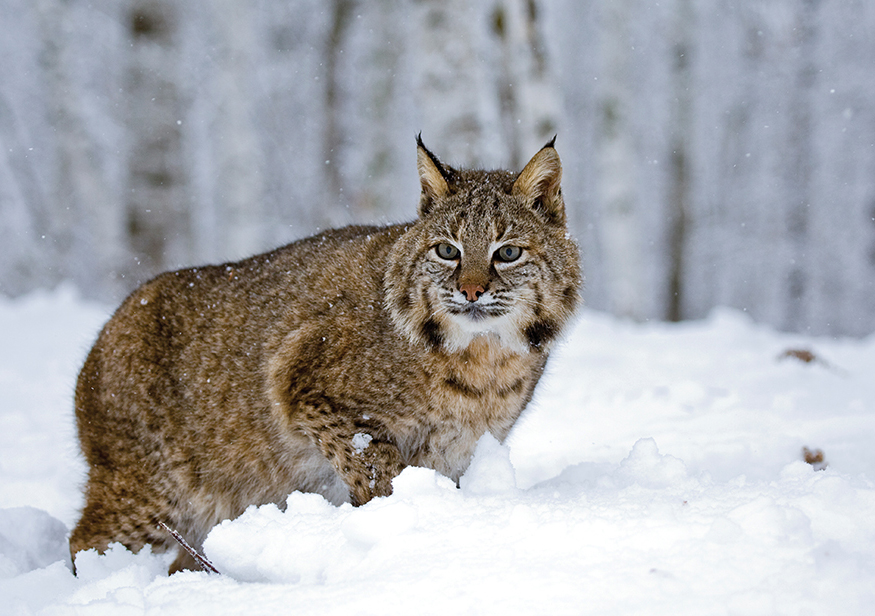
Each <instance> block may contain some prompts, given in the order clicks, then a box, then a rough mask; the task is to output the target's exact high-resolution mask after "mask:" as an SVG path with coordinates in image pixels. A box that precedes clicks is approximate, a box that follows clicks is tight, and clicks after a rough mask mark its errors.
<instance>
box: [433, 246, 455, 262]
mask: <svg viewBox="0 0 875 616" xmlns="http://www.w3.org/2000/svg"><path fill="white" fill-rule="evenodd" d="M434 250H435V252H436V253H437V256H439V257H440V258H441V259H447V260H450V259H458V258H459V249H458V248H456V247H455V246H453V245H452V244H438V245H437V246H435V247H434Z"/></svg>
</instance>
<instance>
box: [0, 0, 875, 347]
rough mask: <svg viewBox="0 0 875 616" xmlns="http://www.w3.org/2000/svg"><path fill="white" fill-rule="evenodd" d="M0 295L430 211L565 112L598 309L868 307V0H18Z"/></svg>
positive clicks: (809, 325)
mask: <svg viewBox="0 0 875 616" xmlns="http://www.w3.org/2000/svg"><path fill="white" fill-rule="evenodd" d="M0 32H2V35H0V216H2V219H0V220H2V226H0V293H3V294H5V295H10V296H17V295H20V294H23V293H26V292H27V291H29V290H31V289H34V288H39V287H47V286H54V285H56V284H57V283H59V282H60V281H62V280H73V281H74V282H75V283H76V285H77V286H78V287H79V288H80V289H81V290H82V292H83V293H85V294H86V295H87V296H90V297H95V298H99V299H102V300H110V301H115V300H118V299H120V298H121V297H122V296H123V295H124V294H125V293H126V292H127V291H129V290H130V289H131V288H133V287H134V286H135V285H136V284H138V283H139V282H141V281H144V280H146V279H147V278H149V277H151V276H152V275H154V274H155V273H157V272H158V271H160V270H164V269H169V268H175V267H179V266H183V265H195V264H200V263H204V262H216V261H222V260H228V259H235V258H239V257H243V256H247V255H249V254H252V253H255V252H260V251H264V250H268V249H270V248H273V247H274V246H277V245H280V244H283V243H286V242H288V241H291V240H293V239H297V238H300V237H303V236H306V235H309V234H310V233H312V232H313V231H315V230H317V229H320V228H325V227H329V226H336V225H340V224H345V223H350V222H366V223H373V222H386V221H400V220H406V219H409V218H412V216H413V215H414V211H415V204H416V202H417V198H418V180H417V177H416V169H415V149H414V147H415V146H414V136H415V135H416V134H417V133H418V132H420V131H422V135H423V139H424V141H425V143H426V144H427V145H428V146H429V147H430V149H432V150H433V151H434V152H435V153H436V154H437V155H438V156H439V157H441V158H442V160H444V161H446V162H449V163H451V164H458V165H477V166H485V167H498V166H502V167H505V166H506V167H510V168H513V169H515V170H518V169H519V168H521V166H522V165H523V164H524V163H525V162H526V160H527V159H528V158H529V157H530V156H531V155H532V154H534V152H535V151H537V150H538V148H540V146H541V145H543V143H544V142H545V141H546V140H548V139H549V138H550V137H552V136H553V134H555V133H558V139H557V149H558V151H559V153H560V155H561V157H562V160H563V165H564V171H565V173H564V182H563V184H564V191H563V192H564V194H565V195H566V201H567V203H568V206H569V209H570V212H569V214H570V220H571V225H572V231H573V233H574V235H575V236H576V237H577V238H578V240H579V242H580V246H581V249H582V253H583V257H584V264H585V272H586V278H587V284H586V289H585V292H584V296H585V299H586V301H587V304H588V305H589V306H591V307H595V308H599V309H605V310H609V311H612V312H613V313H615V314H621V315H626V316H630V317H633V318H636V319H650V318H654V319H670V320H679V319H688V318H697V317H702V316H704V315H706V314H707V313H708V312H709V311H710V309H711V308H712V307H714V306H717V305H725V306H732V307H736V308H741V309H744V310H746V311H748V312H749V313H750V314H751V315H753V317H754V318H756V319H757V320H759V321H761V322H766V323H769V324H771V325H773V326H776V327H778V328H781V329H785V330H793V331H803V332H810V333H815V334H821V333H827V334H849V335H864V334H867V333H869V332H872V331H873V330H875V106H873V100H875V37H873V36H872V32H875V3H873V2H871V1H870V0H769V1H768V2H760V1H755V0H748V1H744V0H735V1H733V0H661V1H660V2H658V3H657V2H653V1H651V0H602V1H597V0H594V1H589V0H584V1H581V0H537V1H536V0H483V1H480V2H465V1H462V0H410V1H404V0H377V1H371V2H365V1H364V0H90V1H85V0H2V2H0Z"/></svg>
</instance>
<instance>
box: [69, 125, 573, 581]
mask: <svg viewBox="0 0 875 616" xmlns="http://www.w3.org/2000/svg"><path fill="white" fill-rule="evenodd" d="M418 167H419V176H420V180H421V184H422V196H421V199H420V204H419V218H418V219H417V220H416V221H414V222H412V223H409V224H405V225H394V226H388V227H347V228H344V229H339V230H333V231H328V232H326V233H322V234H320V235H317V236H314V237H311V238H308V239H305V240H301V241H299V242H295V243H294V244H291V245H288V246H285V247H283V248H279V249H277V250H275V251H273V252H270V253H267V254H264V255H259V256H255V257H252V258H250V259H247V260H244V261H240V262H237V263H229V264H225V265H219V266H208V267H202V268H192V269H186V270H180V271H176V272H169V273H165V274H162V275H161V276H159V277H157V278H156V279H154V280H152V281H150V282H148V283H146V284H145V285H143V286H142V287H140V288H139V289H137V290H136V291H135V292H134V293H133V294H132V295H131V296H130V297H129V298H128V299H127V300H125V302H124V303H123V304H122V305H121V306H120V307H119V309H118V310H117V312H116V313H115V315H114V316H113V317H112V319H111V320H110V321H109V322H108V323H107V324H106V326H105V327H104V329H103V331H102V332H101V334H100V336H99V338H98V340H97V342H96V343H95V344H94V347H93V348H92V350H91V352H90V353H89V355H88V358H87V359H86V361H85V365H84V366H83V368H82V371H81V373H80V375H79V379H78V382H77V387H76V418H77V425H78V430H79V440H80V444H81V447H82V452H83V454H84V456H85V459H86V461H87V462H88V466H89V474H88V481H87V484H86V486H85V499H86V502H85V507H84V510H83V511H82V516H81V519H80V520H79V523H78V524H77V526H76V528H75V529H74V531H73V534H72V536H71V538H70V549H71V552H72V553H73V554H75V553H76V552H78V551H79V550H83V549H88V548H96V549H98V550H104V549H105V548H106V547H107V545H108V544H109V543H110V542H115V541H118V542H121V543H122V544H124V545H126V546H128V547H129V548H131V549H134V550H137V549H139V548H140V547H142V546H143V545H145V544H152V545H153V547H154V548H155V549H156V550H163V549H167V548H170V547H174V543H173V540H172V539H171V538H170V537H169V536H168V534H167V533H166V531H163V530H161V529H160V528H159V527H158V523H159V522H164V523H166V524H167V525H168V526H170V527H171V528H175V529H176V530H178V531H179V532H180V533H181V534H182V535H183V536H184V537H185V538H186V540H187V541H188V542H189V543H190V544H191V545H193V546H195V547H198V546H200V544H201V542H202V541H203V539H204V538H205V536H206V534H207V532H208V531H209V529H210V528H211V527H212V526H213V525H215V524H216V523H218V522H220V521H222V520H224V519H228V518H233V517H235V516H238V515H240V513H242V512H243V510H244V509H245V508H246V507H247V506H249V505H252V504H261V503H270V502H272V503H278V504H280V505H282V504H283V503H284V501H285V498H286V496H287V495H288V494H289V493H290V492H292V491H294V490H303V491H309V492H317V493H320V494H322V495H324V496H325V497H326V498H327V499H329V500H330V501H332V502H334V503H340V502H344V501H350V502H352V503H353V504H356V505H360V504H363V503H365V502H367V501H369V500H370V499H372V498H374V497H378V496H384V495H387V494H389V493H391V490H392V479H393V478H394V477H395V476H396V475H397V474H398V473H399V472H401V470H402V469H403V468H404V467H405V466H408V465H417V466H425V467H429V468H433V469H435V470H437V471H439V472H441V473H443V474H445V475H446V476H448V477H451V478H453V479H454V480H458V478H459V477H460V475H461V474H462V473H463V472H464V471H465V469H466V468H467V465H468V463H469V461H470V458H471V454H472V452H473V449H474V446H475V444H476V442H477V440H478V439H479V438H480V437H481V436H482V435H483V434H484V433H485V432H487V431H489V432H491V433H492V434H494V435H495V436H496V437H498V438H499V439H504V438H505V437H506V436H507V434H508V432H509V431H510V429H511V427H512V426H513V425H514V423H515V422H516V420H517V418H518V417H519V415H520V413H521V412H522V411H523V409H524V408H525V406H526V404H527V403H528V401H529V400H530V398H531V396H532V392H533V390H534V388H535V385H536V384H537V382H538V379H539V378H540V376H541V373H542V371H543V368H544V365H545V362H546V361H547V357H548V354H549V351H550V348H551V346H552V344H553V342H554V341H555V340H556V338H557V337H558V336H559V334H560V333H561V332H562V331H563V329H564V327H565V325H566V324H567V322H568V320H569V318H570V317H571V315H572V313H573V312H574V309H575V307H576V305H577V303H578V291H579V287H580V273H579V265H578V254H577V248H576V246H575V245H574V243H573V242H572V241H571V240H570V239H568V235H567V229H566V225H565V207H564V203H563V201H562V196H561V191H560V189H559V182H560V178H561V166H560V163H559V157H558V155H557V154H556V151H555V149H554V147H553V143H552V142H551V143H549V144H548V145H547V146H545V147H544V148H543V149H542V150H541V151H540V152H538V153H537V154H536V155H535V156H534V157H533V158H532V160H531V161H530V162H529V164H528V165H527V166H526V167H525V169H524V170H523V171H522V172H521V173H519V174H514V173H510V172H508V171H472V170H464V169H454V168H452V167H449V166H448V165H445V164H443V163H441V162H440V161H439V160H438V159H437V157H436V156H434V154H432V153H431V152H429V151H428V150H427V149H426V148H425V146H424V145H423V144H422V142H421V141H418ZM441 244H448V245H449V248H446V252H445V253H443V254H457V258H455V259H445V258H442V257H441V256H439V254H438V252H437V250H436V248H437V246H439V245H441ZM507 247H510V249H506V248H507ZM502 248H505V249H506V250H504V251H503V252H502V253H499V249H502ZM517 248H519V249H520V250H519V251H517ZM501 255H505V257H502V256H501ZM517 255H518V256H517ZM508 259H509V260H508ZM192 566H194V564H193V562H192V561H190V560H189V559H188V557H187V556H186V555H185V554H184V553H183V554H182V555H180V557H179V558H178V559H177V561H176V562H175V563H174V565H173V569H174V570H175V569H179V568H183V567H192Z"/></svg>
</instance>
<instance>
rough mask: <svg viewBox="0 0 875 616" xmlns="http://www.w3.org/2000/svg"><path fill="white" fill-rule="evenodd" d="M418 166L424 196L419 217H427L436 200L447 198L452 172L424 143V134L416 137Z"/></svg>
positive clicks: (421, 197)
mask: <svg viewBox="0 0 875 616" xmlns="http://www.w3.org/2000/svg"><path fill="white" fill-rule="evenodd" d="M416 166H417V168H418V169H419V182H420V184H422V194H421V195H420V197H419V216H420V217H422V216H425V215H426V214H428V212H429V210H430V209H431V206H432V204H433V203H434V201H435V199H440V198H441V197H445V196H447V195H448V194H449V192H450V185H449V184H448V183H447V180H448V179H449V176H450V170H448V169H446V168H445V167H444V165H443V164H442V163H441V161H439V160H438V159H437V156H435V155H434V154H432V153H431V152H429V151H428V148H426V147H425V145H424V144H423V143H422V134H421V133H420V134H419V135H417V136H416Z"/></svg>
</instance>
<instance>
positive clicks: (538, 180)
mask: <svg viewBox="0 0 875 616" xmlns="http://www.w3.org/2000/svg"><path fill="white" fill-rule="evenodd" d="M555 142H556V137H553V138H552V139H551V140H550V141H549V142H548V143H547V145H545V146H544V147H543V148H541V150H540V151H539V152H538V153H537V154H535V155H534V156H533V157H532V160H530V161H529V162H528V164H527V165H526V166H525V168H524V169H523V170H522V171H521V172H520V175H519V177H518V178H517V179H516V182H514V184H513V191H512V194H513V195H514V196H516V197H522V198H523V200H524V201H525V202H526V204H527V205H528V206H529V207H531V208H534V209H536V210H538V211H539V212H541V213H542V214H544V215H545V216H546V217H547V218H548V220H550V221H551V222H556V223H562V222H565V203H564V202H563V200H562V189H561V187H560V186H559V182H560V180H561V179H562V163H561V162H560V161H559V154H557V153H556V149H555V148H554V147H553V144H554V143H555Z"/></svg>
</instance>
